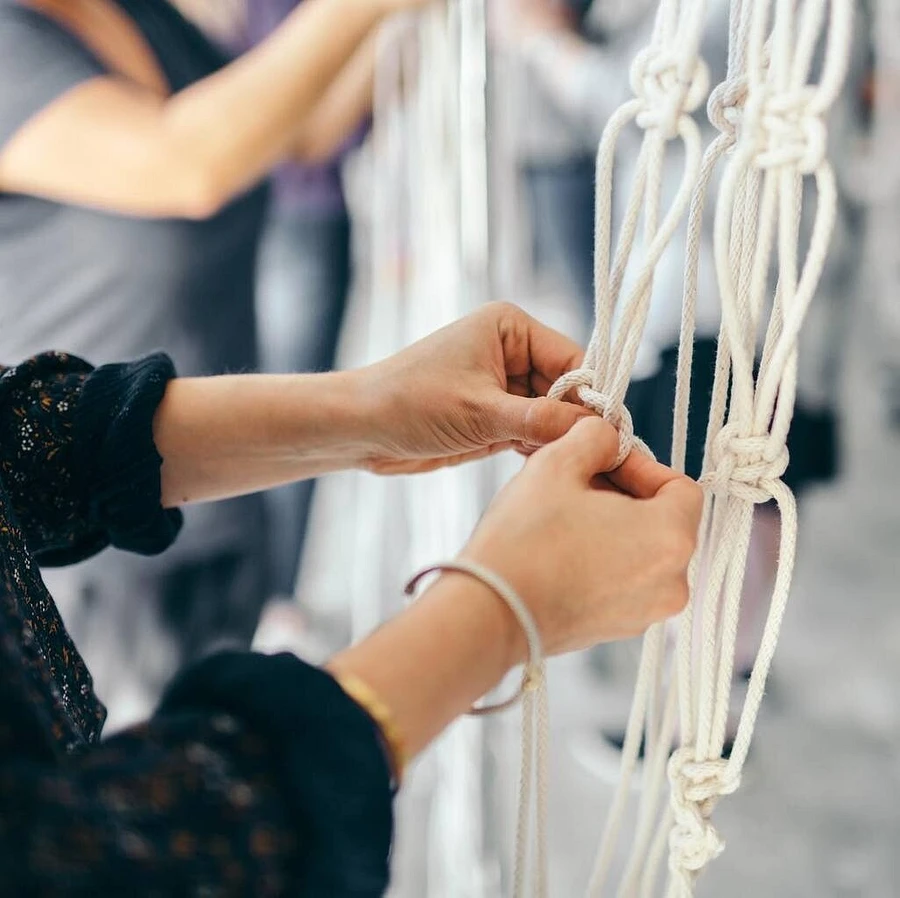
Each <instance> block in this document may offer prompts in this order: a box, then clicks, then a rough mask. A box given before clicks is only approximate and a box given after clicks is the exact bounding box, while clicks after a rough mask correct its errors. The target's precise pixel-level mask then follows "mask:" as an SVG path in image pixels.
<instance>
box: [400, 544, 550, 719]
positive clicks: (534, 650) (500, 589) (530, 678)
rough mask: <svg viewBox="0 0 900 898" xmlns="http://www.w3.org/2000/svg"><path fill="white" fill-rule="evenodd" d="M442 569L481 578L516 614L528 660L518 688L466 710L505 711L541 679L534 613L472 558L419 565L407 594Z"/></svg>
mask: <svg viewBox="0 0 900 898" xmlns="http://www.w3.org/2000/svg"><path fill="white" fill-rule="evenodd" d="M443 571H456V572H457V573H460V574H468V575H469V576H470V577H474V578H475V579H476V580H480V581H481V582H482V583H484V585H485V586H487V587H489V588H490V589H492V590H493V591H494V592H495V593H496V594H497V595H498V596H499V597H500V598H501V599H503V601H504V602H505V603H506V604H507V605H508V606H509V610H510V611H512V613H513V614H514V615H515V616H516V620H517V621H518V622H519V624H520V626H521V627H522V629H523V630H524V632H525V638H526V640H527V641H528V662H527V663H526V665H525V669H524V670H523V672H522V685H521V686H520V688H519V691H518V692H517V693H516V694H515V695H514V696H512V697H511V698H508V699H506V701H502V702H498V703H496V704H493V705H479V706H477V707H473V708H471V709H470V710H469V712H468V713H469V714H471V715H476V716H477V715H483V714H494V713H496V712H497V711H505V710H506V709H507V708H511V707H513V705H515V704H517V703H518V702H519V701H521V699H522V697H523V696H524V695H525V694H526V693H527V692H533V691H534V690H536V689H537V688H538V687H539V686H540V685H541V683H542V682H543V676H544V674H543V669H544V651H543V647H542V645H541V635H540V633H539V632H538V628H537V624H536V623H535V622H534V617H533V616H532V614H531V612H530V611H529V610H528V606H527V605H526V604H525V603H524V602H523V601H522V599H521V597H520V596H519V595H518V593H516V591H515V590H514V589H513V588H512V587H511V586H510V585H509V584H508V583H507V582H506V581H505V580H504V579H503V578H502V577H500V576H498V575H497V574H495V573H494V572H493V571H491V570H488V569H487V568H485V567H482V566H481V565H480V564H475V563H474V562H471V561H462V560H458V561H441V562H438V563H437V564H431V565H429V566H428V567H425V568H422V570H420V571H419V572H418V573H416V574H414V575H413V577H412V578H411V579H410V581H409V583H407V584H406V588H405V590H404V592H405V593H406V595H407V596H413V595H414V594H415V591H416V587H417V586H418V585H419V582H420V581H421V580H422V578H423V577H426V576H428V574H433V573H440V572H443Z"/></svg>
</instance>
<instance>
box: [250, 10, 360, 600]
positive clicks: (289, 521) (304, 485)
mask: <svg viewBox="0 0 900 898" xmlns="http://www.w3.org/2000/svg"><path fill="white" fill-rule="evenodd" d="M299 3H300V0H249V2H248V4H247V11H246V16H247V21H246V27H245V34H246V40H247V42H248V44H249V45H251V46H255V45H257V44H259V43H261V42H262V41H264V40H265V38H266V37H268V36H269V34H271V33H272V32H274V31H275V30H277V28H278V27H279V26H280V25H281V23H282V22H283V21H284V20H285V19H286V18H287V17H288V15H289V14H290V13H291V11H292V10H293V9H294V8H295V7H297V6H298V5H299ZM374 70H375V41H374V40H370V41H369V43H368V45H367V46H366V47H365V48H364V49H362V50H361V51H359V52H358V53H357V54H356V56H355V57H354V61H353V63H352V71H351V69H350V68H348V69H347V70H346V74H345V76H344V84H345V90H346V91H347V93H346V100H345V101H344V102H346V103H347V104H348V110H347V113H346V120H347V122H348V124H349V125H352V124H353V123H361V124H360V125H359V126H358V127H356V128H355V129H354V130H353V131H352V133H350V134H349V136H347V138H346V139H345V140H344V141H343V142H342V144H341V146H339V147H338V148H337V151H336V152H334V153H333V154H329V150H330V149H331V148H332V147H331V144H333V143H334V142H335V140H334V139H331V140H329V141H327V142H325V143H324V144H323V145H322V146H321V147H320V148H319V150H318V152H317V154H315V155H316V156H322V157H323V158H313V156H314V154H313V153H310V152H308V153H307V154H306V158H305V159H304V160H303V161H297V160H296V159H294V160H292V161H289V162H287V163H284V164H282V165H281V166H280V167H279V168H278V170H277V171H276V173H275V177H274V179H273V195H272V203H271V206H270V210H269V221H268V224H267V226H266V232H265V234H264V237H263V241H262V247H261V253H260V266H259V281H258V290H257V295H256V309H257V327H258V331H259V349H260V365H261V367H262V369H263V370H264V371H269V372H275V373H284V372H289V371H327V370H329V369H330V368H332V366H333V365H334V361H335V356H336V353H337V345H338V340H339V338H340V334H341V324H342V322H343V319H344V310H345V307H346V304H347V297H348V293H349V290H350V280H351V222H350V215H349V212H348V209H347V204H346V201H345V198H344V188H343V182H342V166H343V162H344V159H345V157H346V155H347V153H348V152H350V151H352V150H353V149H355V148H356V147H357V146H358V145H359V143H360V142H361V140H362V138H363V136H364V134H365V130H366V125H365V124H362V123H363V122H364V120H366V119H368V117H369V115H370V113H371V107H372V87H373V83H372V81H373V76H374ZM314 485H315V481H313V480H306V481H302V482H300V483H297V484H292V485H291V486H288V487H283V488H282V489H279V490H271V491H269V492H268V493H266V496H265V500H266V507H267V521H268V524H269V531H268V543H269V555H270V570H271V574H272V581H271V582H272V589H273V591H274V593H275V595H277V596H282V597H289V596H292V595H293V591H294V584H295V581H296V578H297V572H298V564H299V561H300V558H301V555H302V551H303V543H304V536H305V533H306V527H307V522H308V519H309V510H310V506H311V503H312V497H313V489H314Z"/></svg>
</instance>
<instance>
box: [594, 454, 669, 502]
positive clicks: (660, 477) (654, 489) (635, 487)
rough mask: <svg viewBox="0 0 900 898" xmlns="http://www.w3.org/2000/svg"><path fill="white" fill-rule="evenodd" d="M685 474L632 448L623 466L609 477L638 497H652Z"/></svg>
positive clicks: (620, 487)
mask: <svg viewBox="0 0 900 898" xmlns="http://www.w3.org/2000/svg"><path fill="white" fill-rule="evenodd" d="M683 476H684V475H682V474H679V473H678V472H677V471H675V470H673V469H672V468H670V467H668V466H666V465H663V464H660V463H659V462H658V461H654V460H653V459H652V458H650V456H649V455H645V454H644V453H643V452H640V451H638V450H632V452H631V454H630V455H629V456H628V458H626V459H625V461H624V462H622V464H621V466H620V467H619V468H618V469H617V470H615V471H612V472H610V474H609V479H610V480H611V481H612V482H613V483H615V485H616V486H618V487H619V489H622V490H624V491H625V492H626V493H628V494H630V495H632V496H634V497H636V498H638V499H652V498H653V497H654V496H655V495H656V494H657V493H658V492H659V491H660V490H661V489H662V488H663V487H664V486H665V485H666V484H667V483H670V482H671V481H673V480H677V479H678V478H679V477H683Z"/></svg>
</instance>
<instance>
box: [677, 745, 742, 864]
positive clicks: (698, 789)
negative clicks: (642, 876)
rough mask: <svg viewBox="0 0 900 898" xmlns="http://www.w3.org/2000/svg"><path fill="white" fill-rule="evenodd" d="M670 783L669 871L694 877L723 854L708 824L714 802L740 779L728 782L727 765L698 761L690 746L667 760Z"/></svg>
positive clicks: (721, 842)
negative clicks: (672, 821)
mask: <svg viewBox="0 0 900 898" xmlns="http://www.w3.org/2000/svg"><path fill="white" fill-rule="evenodd" d="M668 773H669V782H670V783H671V786H672V796H671V807H672V815H673V818H674V826H673V827H672V832H671V833H670V834H669V867H670V869H671V870H672V872H673V873H674V874H676V875H679V876H684V875H687V874H690V873H696V872H698V871H700V870H702V869H703V868H704V867H705V866H706V865H707V864H709V863H710V861H713V860H715V859H716V858H717V857H718V856H719V855H720V854H721V853H722V852H723V851H724V850H725V843H724V841H723V840H722V838H721V836H720V835H719V833H718V831H717V830H716V828H715V827H714V826H713V825H712V823H710V821H709V816H710V814H712V811H713V808H714V806H715V803H716V801H717V800H718V799H719V798H720V797H721V796H723V795H730V794H731V793H732V792H734V791H736V790H737V788H738V786H739V784H740V778H739V777H736V778H733V779H729V776H728V762H727V761H725V760H723V759H721V758H715V759H710V760H706V761H697V760H695V758H694V749H693V747H692V746H684V747H683V748H679V749H678V750H677V751H676V752H674V753H673V754H672V757H671V758H669V766H668Z"/></svg>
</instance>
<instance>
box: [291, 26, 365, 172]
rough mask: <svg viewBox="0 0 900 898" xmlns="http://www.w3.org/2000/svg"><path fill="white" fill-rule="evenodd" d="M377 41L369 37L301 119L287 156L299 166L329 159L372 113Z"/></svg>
mask: <svg viewBox="0 0 900 898" xmlns="http://www.w3.org/2000/svg"><path fill="white" fill-rule="evenodd" d="M376 56H377V41H376V39H375V36H374V35H373V36H372V37H370V38H369V39H368V40H366V41H365V43H363V45H362V46H361V47H360V48H359V50H358V51H357V52H356V54H355V55H354V56H353V59H351V60H350V62H349V63H347V65H346V66H345V67H344V68H343V69H342V70H341V72H340V74H339V75H338V76H337V78H336V79H335V81H334V83H333V84H332V85H331V86H330V87H329V88H328V90H327V91H326V93H325V96H324V97H323V98H322V99H321V100H320V101H319V102H318V103H317V104H316V106H315V107H314V108H313V109H312V111H311V112H310V113H309V114H308V115H307V116H306V118H304V120H303V123H302V125H301V126H300V128H299V130H298V131H297V133H296V135H295V137H294V142H293V145H292V147H291V150H290V155H291V156H292V157H293V158H295V159H297V160H299V161H301V162H323V161H326V160H328V159H330V158H331V157H332V156H334V154H335V153H336V152H337V151H338V150H339V149H340V148H341V147H342V146H343V145H344V144H345V143H346V142H347V141H348V140H349V139H350V137H351V136H352V135H353V133H354V132H355V131H356V129H357V128H359V126H360V124H361V123H362V122H363V120H364V119H365V118H366V116H368V115H369V114H370V113H371V111H372V89H373V85H374V80H375V62H376Z"/></svg>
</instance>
